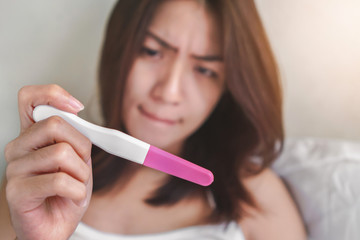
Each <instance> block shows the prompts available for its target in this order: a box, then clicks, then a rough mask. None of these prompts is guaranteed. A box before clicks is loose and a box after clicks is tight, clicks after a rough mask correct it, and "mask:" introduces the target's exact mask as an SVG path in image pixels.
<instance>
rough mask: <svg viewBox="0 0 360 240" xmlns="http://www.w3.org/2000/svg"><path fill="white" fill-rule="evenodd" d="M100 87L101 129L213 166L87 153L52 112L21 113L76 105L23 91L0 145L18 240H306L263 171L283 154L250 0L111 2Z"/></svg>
mask: <svg viewBox="0 0 360 240" xmlns="http://www.w3.org/2000/svg"><path fill="white" fill-rule="evenodd" d="M99 85H100V93H101V106H102V114H103V117H104V125H105V126H107V127H110V128H115V129H120V130H122V131H124V132H127V133H128V134H130V135H132V136H134V137H136V138H139V139H141V140H143V141H146V142H148V143H150V144H152V145H155V146H157V147H159V148H162V149H164V150H166V151H168V152H171V153H173V154H176V155H179V156H182V157H184V158H185V159H187V160H190V161H192V162H194V163H196V164H199V165H201V166H203V167H205V168H208V169H210V170H211V171H212V172H213V173H214V176H215V181H214V183H213V184H212V185H211V186H209V187H207V188H204V187H199V186H196V185H195V184H192V183H189V182H186V181H184V180H181V179H178V178H175V177H170V176H168V175H166V174H164V173H161V172H158V171H155V170H152V169H149V168H146V167H142V166H139V165H136V164H131V163H129V162H128V161H126V160H122V159H118V158H117V157H115V156H111V155H108V154H106V153H104V152H103V151H101V150H99V149H96V148H94V149H93V153H92V154H91V143H90V142H89V140H88V139H87V138H85V137H84V136H83V135H81V134H80V133H79V132H77V131H76V130H75V129H73V128H72V127H71V126H70V125H68V124H67V123H66V122H65V121H63V120H62V119H60V118H56V117H53V118H49V119H47V120H44V121H40V122H38V123H34V121H33V120H32V118H31V113H32V110H33V108H34V107H35V106H37V105H40V104H49V105H52V106H55V107H57V108H59V109H62V110H65V111H68V112H72V113H77V112H78V111H80V110H81V109H82V108H83V106H82V104H81V103H79V102H78V101H77V100H76V99H74V98H73V97H71V96H70V95H69V94H68V93H67V92H66V91H65V90H63V89H62V88H60V87H58V86H56V85H50V86H28V87H24V88H23V89H21V90H20V91H19V112H20V120H21V133H20V135H19V137H18V138H16V139H15V140H13V141H12V142H10V143H9V144H8V145H7V147H6V153H5V155H6V160H7V162H8V166H7V187H6V196H7V200H8V205H9V209H10V214H11V219H12V226H13V229H14V231H15V233H16V236H17V238H18V239H67V238H68V237H70V236H71V235H72V237H71V238H72V239H99V238H100V239H107V238H109V239H132V237H134V239H135V238H136V239H189V238H190V239H201V238H203V239H206V238H207V239H208V237H209V236H213V237H217V238H219V239H243V237H244V236H245V239H305V233H304V229H303V227H302V224H301V219H300V217H299V214H298V212H297V211H296V208H295V205H294V203H293V202H292V200H291V198H290V196H289V194H288V193H287V192H286V190H285V188H284V186H283V184H282V183H281V181H280V180H279V179H278V177H276V176H275V175H274V174H273V173H272V172H271V170H269V169H268V166H269V165H270V164H271V162H272V161H273V160H274V159H275V158H276V156H277V155H278V154H279V153H280V151H281V149H282V143H283V128H282V120H281V115H282V111H281V94H280V86H279V82H278V75H277V71H276V65H275V62H274V59H273V56H272V54H271V51H270V47H269V44H268V42H267V40H266V37H265V34H264V31H263V28H262V26H261V23H260V20H259V16H258V15H257V12H256V8H255V5H254V3H253V2H252V1H249V0H239V1H235V0H234V1H231V0H226V1H224V0H218V1H215V0H214V1H211V0H209V1H154V0H143V1H134V0H127V1H125V0H121V1H119V2H118V3H117V5H116V6H115V8H114V10H113V12H112V15H111V18H110V19H109V23H108V27H107V32H106V38H105V42H104V46H103V52H102V58H101V62H100V76H99ZM91 156H92V158H93V159H92V160H91ZM91 163H92V164H91ZM91 166H92V167H93V170H91ZM92 174H93V175H94V186H93V193H92V191H91V189H92ZM90 199H91V200H90ZM79 222H80V224H79ZM78 224H79V225H78ZM77 226H78V228H77ZM190 226H193V227H190ZM226 226H227V227H226ZM75 229H76V230H75ZM74 231H75V233H74ZM106 233H112V235H111V236H109V235H107V234H106ZM204 233H206V234H207V235H203V234H204ZM9 234H13V233H9ZM151 234H153V235H151ZM133 235H135V236H133ZM14 236H15V234H14ZM206 236H208V237H206ZM111 237H112V238H111ZM125 237H126V238H125Z"/></svg>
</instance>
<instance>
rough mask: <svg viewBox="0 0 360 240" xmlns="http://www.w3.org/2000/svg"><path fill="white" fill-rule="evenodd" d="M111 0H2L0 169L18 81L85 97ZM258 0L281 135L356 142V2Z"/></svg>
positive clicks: (14, 123)
mask: <svg viewBox="0 0 360 240" xmlns="http://www.w3.org/2000/svg"><path fill="white" fill-rule="evenodd" d="M114 2H115V0H101V1H99V0H76V1H72V0H61V1H47V0H32V1H25V0H12V1H5V0H0V98H1V99H0V109H1V110H2V113H1V118H0V133H1V137H0V154H1V155H0V172H2V171H3V170H2V169H3V168H4V166H5V161H4V157H3V148H4V146H5V144H6V143H7V142H8V141H10V140H11V139H13V138H14V137H16V135H17V134H18V131H19V130H18V126H19V121H18V115H17V91H18V89H19V88H20V87H21V86H23V85H27V84H44V83H58V84H60V85H61V86H63V87H64V88H65V89H67V90H68V91H69V92H70V93H72V94H73V95H74V96H76V97H77V98H79V99H80V100H81V101H82V102H84V103H85V104H86V103H87V102H88V101H89V99H90V97H91V94H92V93H93V86H94V82H95V78H96V70H97V58H98V53H99V48H100V45H101V41H102V31H103V27H104V24H105V21H106V18H107V15H108V13H109V11H110V9H111V7H112V5H113V3H114ZM257 3H258V7H259V10H260V12H261V14H262V17H263V20H264V22H265V25H266V27H267V31H268V34H269V36H270V39H271V43H272V45H273V47H274V50H275V53H276V57H277V58H278V61H279V65H280V71H281V74H282V77H283V81H284V90H285V120H286V121H285V123H286V131H287V134H288V135H289V136H317V137H332V138H333V137H335V138H346V139H353V140H355V139H356V140H360V127H359V123H360V107H359V106H360V95H359V94H357V92H358V91H359V90H360V67H359V66H360V44H359V43H360V14H359V12H360V1H359V0H341V1H340V0H301V1H296V0H257ZM0 175H1V174H0Z"/></svg>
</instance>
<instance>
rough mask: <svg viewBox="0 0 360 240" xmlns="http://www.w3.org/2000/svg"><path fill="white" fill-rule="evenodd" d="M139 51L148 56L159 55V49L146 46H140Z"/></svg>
mask: <svg viewBox="0 0 360 240" xmlns="http://www.w3.org/2000/svg"><path fill="white" fill-rule="evenodd" d="M141 53H142V54H144V55H146V56H149V57H157V56H160V51H157V50H154V49H151V48H148V47H142V48H141Z"/></svg>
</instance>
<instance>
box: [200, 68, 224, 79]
mask: <svg viewBox="0 0 360 240" xmlns="http://www.w3.org/2000/svg"><path fill="white" fill-rule="evenodd" d="M195 69H196V71H198V72H199V73H200V74H202V75H204V76H205V77H209V78H217V76H218V75H217V73H216V72H214V71H212V70H210V69H208V68H204V67H201V66H198V67H196V68H195Z"/></svg>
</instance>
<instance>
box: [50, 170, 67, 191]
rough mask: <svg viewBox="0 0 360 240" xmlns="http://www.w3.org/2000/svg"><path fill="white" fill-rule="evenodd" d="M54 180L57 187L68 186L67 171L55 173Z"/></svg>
mask: <svg viewBox="0 0 360 240" xmlns="http://www.w3.org/2000/svg"><path fill="white" fill-rule="evenodd" d="M52 182H53V185H54V188H55V189H63V188H66V186H67V184H66V182H67V179H66V173H63V172H58V173H56V174H54V176H53V181H52Z"/></svg>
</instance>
